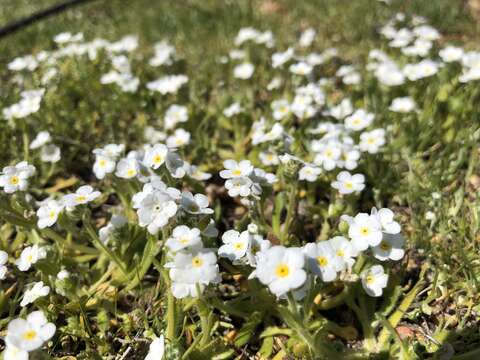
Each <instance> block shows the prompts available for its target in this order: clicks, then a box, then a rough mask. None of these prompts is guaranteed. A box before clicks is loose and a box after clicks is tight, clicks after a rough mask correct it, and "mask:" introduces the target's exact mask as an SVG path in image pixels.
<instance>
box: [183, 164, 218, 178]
mask: <svg viewBox="0 0 480 360" xmlns="http://www.w3.org/2000/svg"><path fill="white" fill-rule="evenodd" d="M187 173H188V175H190V176H191V177H192V178H194V179H195V180H198V181H203V180H208V179H210V178H211V177H212V174H210V173H207V172H205V171H201V170H200V168H199V167H198V166H195V165H190V166H189V167H188V171H187Z"/></svg>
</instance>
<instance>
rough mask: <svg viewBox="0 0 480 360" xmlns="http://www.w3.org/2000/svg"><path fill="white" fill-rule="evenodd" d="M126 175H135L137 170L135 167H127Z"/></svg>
mask: <svg viewBox="0 0 480 360" xmlns="http://www.w3.org/2000/svg"><path fill="white" fill-rule="evenodd" d="M127 175H128V176H135V175H137V171H136V170H135V169H128V170H127Z"/></svg>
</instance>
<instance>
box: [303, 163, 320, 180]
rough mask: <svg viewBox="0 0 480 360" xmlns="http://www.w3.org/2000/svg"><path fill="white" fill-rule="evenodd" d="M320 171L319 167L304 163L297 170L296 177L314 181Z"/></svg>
mask: <svg viewBox="0 0 480 360" xmlns="http://www.w3.org/2000/svg"><path fill="white" fill-rule="evenodd" d="M321 172H322V169H320V168H319V167H316V166H311V165H305V166H303V167H302V168H301V169H300V171H299V172H298V179H299V180H306V181H309V182H314V181H317V179H318V175H320V174H321Z"/></svg>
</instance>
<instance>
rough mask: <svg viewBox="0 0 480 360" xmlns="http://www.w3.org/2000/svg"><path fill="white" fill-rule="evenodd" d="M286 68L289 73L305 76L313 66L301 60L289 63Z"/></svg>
mask: <svg viewBox="0 0 480 360" xmlns="http://www.w3.org/2000/svg"><path fill="white" fill-rule="evenodd" d="M288 69H289V70H290V72H291V73H293V74H295V75H302V76H307V75H310V74H311V72H312V70H313V67H312V66H311V65H310V64H308V63H306V62H303V61H301V62H298V63H296V64H292V65H290V67H289V68H288Z"/></svg>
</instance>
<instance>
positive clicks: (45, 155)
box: [40, 144, 61, 163]
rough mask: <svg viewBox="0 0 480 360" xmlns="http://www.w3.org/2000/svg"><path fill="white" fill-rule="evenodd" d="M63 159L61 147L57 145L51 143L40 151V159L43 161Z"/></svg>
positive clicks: (53, 161) (54, 161)
mask: <svg viewBox="0 0 480 360" xmlns="http://www.w3.org/2000/svg"><path fill="white" fill-rule="evenodd" d="M60 159H61V152H60V148H59V147H58V146H56V145H53V144H49V145H45V146H44V147H42V150H41V152H40V160H42V161H43V162H51V163H56V162H58V161H59V160H60Z"/></svg>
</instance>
